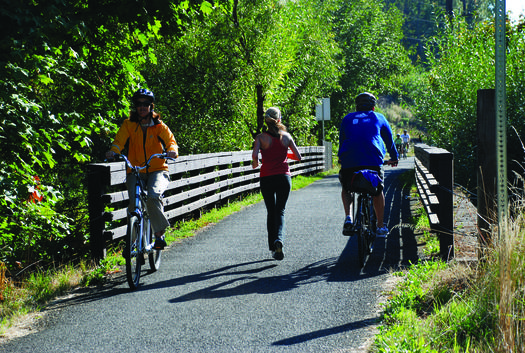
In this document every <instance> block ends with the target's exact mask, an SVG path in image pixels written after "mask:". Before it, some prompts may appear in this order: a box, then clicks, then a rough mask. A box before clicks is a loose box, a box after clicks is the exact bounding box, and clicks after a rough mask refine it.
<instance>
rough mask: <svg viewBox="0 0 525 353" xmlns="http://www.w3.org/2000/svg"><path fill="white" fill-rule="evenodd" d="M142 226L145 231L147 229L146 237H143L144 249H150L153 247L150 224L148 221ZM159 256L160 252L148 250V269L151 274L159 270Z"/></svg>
mask: <svg viewBox="0 0 525 353" xmlns="http://www.w3.org/2000/svg"><path fill="white" fill-rule="evenodd" d="M144 226H145V227H146V229H149V230H148V232H147V233H146V234H147V236H146V237H145V239H146V248H147V249H151V248H152V247H153V244H154V243H155V239H154V237H153V229H152V228H151V223H150V220H149V219H148V220H147V221H145V222H144ZM161 254H162V250H155V249H151V250H148V259H149V267H150V269H151V272H155V271H157V270H158V269H159V268H160V260H161Z"/></svg>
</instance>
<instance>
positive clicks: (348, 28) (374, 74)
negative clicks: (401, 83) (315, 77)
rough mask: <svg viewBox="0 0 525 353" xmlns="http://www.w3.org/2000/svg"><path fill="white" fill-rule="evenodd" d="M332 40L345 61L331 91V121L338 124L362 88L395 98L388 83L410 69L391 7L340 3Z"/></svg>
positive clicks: (398, 21)
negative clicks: (337, 83)
mask: <svg viewBox="0 0 525 353" xmlns="http://www.w3.org/2000/svg"><path fill="white" fill-rule="evenodd" d="M335 24H336V26H335V32H336V41H337V42H338V43H339V45H340V46H341V47H342V49H343V59H344V61H345V66H344V71H343V76H342V78H341V81H340V82H341V86H342V89H341V91H339V92H336V93H334V94H332V96H331V98H332V116H333V117H334V119H332V121H331V124H333V125H334V126H335V127H339V124H340V122H341V120H342V118H343V117H344V116H345V115H346V114H347V113H348V112H350V111H353V109H354V108H355V104H354V97H355V96H356V95H357V94H358V93H360V92H362V91H370V92H373V93H375V94H376V95H378V96H383V95H389V96H393V97H396V96H397V95H398V94H399V92H396V87H394V85H392V83H393V82H395V81H396V79H397V77H399V76H402V75H406V74H408V73H409V72H410V71H411V66H410V61H409V59H408V56H407V53H406V51H405V50H404V48H403V46H402V45H401V39H402V37H403V34H402V26H403V19H402V16H401V13H400V12H399V11H398V10H397V9H396V8H395V7H390V8H386V7H385V6H384V5H383V3H382V2H381V1H366V0H358V1H352V2H341V7H340V8H339V10H338V11H337V12H336V20H335Z"/></svg>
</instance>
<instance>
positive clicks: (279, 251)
mask: <svg viewBox="0 0 525 353" xmlns="http://www.w3.org/2000/svg"><path fill="white" fill-rule="evenodd" d="M273 258H274V259H276V260H279V261H280V260H282V259H284V253H283V243H282V242H281V241H279V240H277V241H276V242H275V252H274V253H273Z"/></svg>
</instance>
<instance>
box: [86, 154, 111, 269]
mask: <svg viewBox="0 0 525 353" xmlns="http://www.w3.org/2000/svg"><path fill="white" fill-rule="evenodd" d="M109 173H110V168H109V167H108V166H107V165H102V164H90V165H88V172H87V178H88V183H87V185H88V207H89V232H90V234H91V236H90V239H89V241H90V245H91V256H92V258H93V259H94V260H96V261H98V260H101V259H103V258H104V257H105V256H106V239H105V238H104V228H105V221H104V202H103V199H102V195H104V194H105V192H106V189H107V185H108V184H109Z"/></svg>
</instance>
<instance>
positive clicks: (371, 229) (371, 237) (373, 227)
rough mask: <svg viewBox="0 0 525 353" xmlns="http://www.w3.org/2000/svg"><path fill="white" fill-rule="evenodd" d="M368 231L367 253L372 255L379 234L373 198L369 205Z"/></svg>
mask: <svg viewBox="0 0 525 353" xmlns="http://www.w3.org/2000/svg"><path fill="white" fill-rule="evenodd" d="M367 224H368V227H367V228H368V229H367V253H368V254H370V253H372V249H373V248H374V241H375V239H376V232H377V217H376V212H375V210H374V202H373V198H372V197H370V203H369V205H368V223H367Z"/></svg>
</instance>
